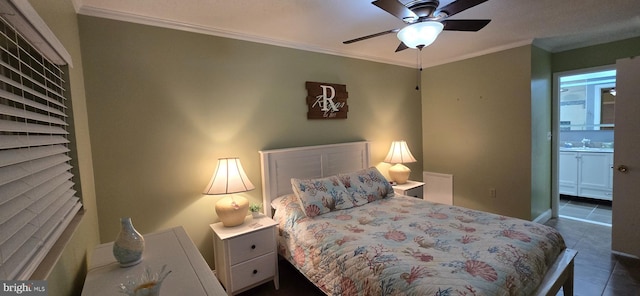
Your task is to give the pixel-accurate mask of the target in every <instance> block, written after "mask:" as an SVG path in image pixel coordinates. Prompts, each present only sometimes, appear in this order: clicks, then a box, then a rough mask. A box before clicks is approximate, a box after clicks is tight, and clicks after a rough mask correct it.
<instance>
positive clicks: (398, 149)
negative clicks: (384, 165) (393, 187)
mask: <svg viewBox="0 0 640 296" xmlns="http://www.w3.org/2000/svg"><path fill="white" fill-rule="evenodd" d="M384 162H388V163H393V164H394V165H393V166H392V167H390V168H389V177H391V180H392V181H394V182H396V183H397V184H404V183H407V180H409V174H411V170H410V169H409V168H408V167H406V166H405V165H403V163H409V162H416V159H415V158H414V157H413V155H411V151H409V147H407V142H405V141H393V142H392V143H391V149H389V154H387V157H386V158H385V159H384Z"/></svg>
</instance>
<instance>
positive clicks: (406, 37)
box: [398, 21, 444, 48]
mask: <svg viewBox="0 0 640 296" xmlns="http://www.w3.org/2000/svg"><path fill="white" fill-rule="evenodd" d="M442 29H444V25H443V24H442V23H440V22H435V21H426V22H420V23H415V24H411V25H408V26H406V27H404V28H402V30H400V31H399V32H398V39H400V41H402V42H403V43H404V44H405V45H406V46H408V47H410V48H418V46H422V47H425V46H429V45H431V43H433V42H434V41H435V40H436V38H437V37H438V34H440V32H442Z"/></svg>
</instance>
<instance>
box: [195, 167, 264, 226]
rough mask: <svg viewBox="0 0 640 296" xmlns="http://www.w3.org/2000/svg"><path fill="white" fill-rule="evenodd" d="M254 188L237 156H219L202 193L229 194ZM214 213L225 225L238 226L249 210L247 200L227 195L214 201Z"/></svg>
mask: <svg viewBox="0 0 640 296" xmlns="http://www.w3.org/2000/svg"><path fill="white" fill-rule="evenodd" d="M253 189H255V186H253V184H251V181H249V178H247V174H245V173H244V169H242V164H240V159H238V158H220V159H218V167H217V168H216V171H215V173H214V174H213V177H211V181H210V182H209V185H207V187H206V188H205V189H204V194H209V195H216V194H230V193H238V192H245V191H249V190H253ZM215 208H216V214H218V218H219V219H220V221H221V222H222V224H223V225H224V226H226V227H232V226H238V225H240V224H242V223H244V219H245V217H246V216H247V212H248V211H249V201H248V200H247V199H246V198H244V197H242V196H235V197H234V196H232V195H228V196H225V197H223V198H222V199H220V200H219V201H218V202H217V203H216V207H215Z"/></svg>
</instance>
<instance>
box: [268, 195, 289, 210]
mask: <svg viewBox="0 0 640 296" xmlns="http://www.w3.org/2000/svg"><path fill="white" fill-rule="evenodd" d="M289 195H290V194H287V195H283V196H278V197H276V198H275V199H274V200H272V201H271V208H272V209H274V210H277V209H278V207H280V206H281V205H282V200H283V199H284V198H285V197H287V196H289Z"/></svg>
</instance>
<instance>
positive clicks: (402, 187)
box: [393, 180, 424, 198]
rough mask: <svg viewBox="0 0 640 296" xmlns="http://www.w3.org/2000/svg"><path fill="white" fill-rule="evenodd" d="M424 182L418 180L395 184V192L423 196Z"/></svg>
mask: <svg viewBox="0 0 640 296" xmlns="http://www.w3.org/2000/svg"><path fill="white" fill-rule="evenodd" d="M423 190H424V183H422V182H418V181H411V180H409V181H407V183H404V184H396V185H393V192H395V193H397V194H402V195H406V196H413V197H417V198H423V195H422V194H423Z"/></svg>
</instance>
